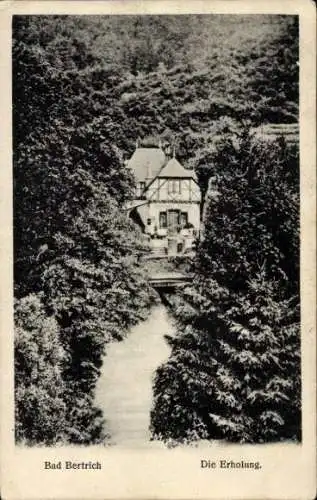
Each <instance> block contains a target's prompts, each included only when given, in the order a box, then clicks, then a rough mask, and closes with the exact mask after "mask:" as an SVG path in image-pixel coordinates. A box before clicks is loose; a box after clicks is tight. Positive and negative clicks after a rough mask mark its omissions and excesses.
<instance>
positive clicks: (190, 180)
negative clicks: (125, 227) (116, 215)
mask: <svg viewBox="0 0 317 500" xmlns="http://www.w3.org/2000/svg"><path fill="white" fill-rule="evenodd" d="M127 166H128V168H130V169H131V170H132V172H133V174H134V176H135V179H136V192H135V198H134V200H133V201H132V202H131V212H130V215H131V217H132V218H133V219H134V220H135V221H136V222H137V223H138V224H139V225H140V226H141V227H142V230H143V232H144V234H145V235H146V237H147V239H148V240H149V242H150V244H151V247H152V250H153V251H154V252H156V253H158V254H162V255H164V254H165V255H170V254H182V253H186V251H190V249H191V248H192V245H193V242H194V240H195V239H196V238H197V237H198V236H199V231H200V206H201V193H200V189H199V186H198V183H197V178H196V175H195V173H194V171H193V170H189V169H186V168H184V167H183V166H182V165H181V164H180V162H179V161H178V160H177V159H176V158H175V155H173V156H172V157H170V156H169V155H167V154H166V153H165V152H164V151H163V149H162V148H161V147H157V148H154V147H137V148H136V150H135V152H134V154H133V155H132V157H131V159H130V160H129V161H128V162H127Z"/></svg>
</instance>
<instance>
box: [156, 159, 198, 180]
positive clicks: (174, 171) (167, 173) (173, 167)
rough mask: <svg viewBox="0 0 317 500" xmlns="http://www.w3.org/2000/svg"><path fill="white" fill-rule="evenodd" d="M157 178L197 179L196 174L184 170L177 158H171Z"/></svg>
mask: <svg viewBox="0 0 317 500" xmlns="http://www.w3.org/2000/svg"><path fill="white" fill-rule="evenodd" d="M157 177H177V178H182V179H184V178H186V179H196V175H195V172H194V171H193V170H189V169H188V168H184V167H183V165H181V164H180V163H179V161H178V160H176V158H171V159H170V160H169V161H168V162H167V163H166V165H165V167H163V168H162V169H161V170H160V172H159V174H158V176H157Z"/></svg>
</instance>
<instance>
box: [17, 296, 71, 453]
mask: <svg viewBox="0 0 317 500" xmlns="http://www.w3.org/2000/svg"><path fill="white" fill-rule="evenodd" d="M15 326H16V335H15V353H14V354H15V380H16V394H15V419H16V437H17V439H18V440H19V441H24V442H28V443H30V444H32V443H41V444H56V443H58V442H59V441H62V440H63V438H64V432H65V426H66V405H65V401H64V397H63V396H64V383H63V378H62V372H63V368H64V365H65V363H66V361H67V355H66V352H65V350H64V349H63V347H62V345H61V342H60V331H59V327H58V324H57V322H56V320H55V319H54V318H53V317H49V316H47V315H46V313H45V308H44V306H43V304H42V302H41V299H40V297H39V296H36V295H29V296H27V297H24V298H23V299H20V300H17V301H16V304H15Z"/></svg>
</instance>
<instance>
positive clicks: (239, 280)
mask: <svg viewBox="0 0 317 500" xmlns="http://www.w3.org/2000/svg"><path fill="white" fill-rule="evenodd" d="M12 50H13V166H14V172H13V174H14V248H15V250H14V252H15V255H14V261H15V269H14V280H15V297H16V302H15V325H16V329H15V381H16V405H15V408H16V438H17V440H18V441H19V442H24V443H27V444H57V443H66V442H70V443H83V444H85V443H86V444H87V443H96V442H101V441H104V440H105V439H106V427H105V426H104V423H103V421H102V415H101V412H100V410H98V408H95V407H94V405H93V390H94V387H95V384H96V380H97V378H98V375H99V373H100V367H101V359H102V356H103V354H104V352H105V350H106V344H107V343H108V342H111V341H113V340H115V339H120V338H123V337H124V335H125V334H126V332H127V331H128V329H129V327H130V326H131V325H133V324H136V323H137V322H138V321H140V320H142V319H143V318H145V317H146V314H147V312H148V310H149V306H150V305H151V304H152V303H153V301H155V300H156V296H155V293H154V292H153V290H152V289H151V287H150V286H149V284H148V282H147V279H146V273H145V272H144V270H143V268H142V259H140V257H141V256H142V255H143V254H144V253H146V252H147V251H148V249H147V248H146V246H145V245H144V244H143V243H142V242H141V238H140V233H139V232H138V229H137V227H136V226H135V225H134V224H133V223H132V221H130V220H129V219H128V217H127V215H126V212H125V208H124V207H125V202H126V201H127V200H128V199H129V197H130V196H131V193H132V190H133V188H134V180H133V178H132V175H131V173H130V172H129V171H128V170H127V169H126V168H125V166H124V160H125V159H126V158H127V157H129V156H130V155H131V153H132V152H133V150H134V147H135V141H136V139H138V138H141V139H143V141H145V142H146V141H147V142H148V143H151V141H152V142H153V140H154V141H156V140H157V138H158V137H160V138H161V139H162V141H163V142H164V141H165V142H166V143H173V144H176V146H177V155H178V157H179V158H180V159H181V160H182V162H183V163H184V165H185V166H186V165H187V166H193V167H194V168H195V169H196V171H197V175H198V179H199V182H200V184H201V188H202V191H203V193H204V194H206V196H207V200H206V203H205V207H204V221H203V223H204V227H205V231H204V236H203V237H202V239H201V241H200V243H199V246H198V251H197V255H196V257H195V259H194V261H193V262H192V264H191V265H192V271H193V272H194V275H195V279H194V282H193V285H192V286H191V287H188V288H186V289H185V290H184V292H183V294H182V295H181V296H178V297H176V298H175V300H177V303H178V307H177V308H176V309H175V310H176V315H177V318H178V323H179V336H178V337H177V338H176V339H174V340H171V339H170V342H171V343H172V344H173V350H172V355H171V359H170V360H169V361H168V363H167V364H166V365H164V366H162V367H161V368H160V370H159V371H158V373H157V376H156V381H155V405H154V408H153V415H152V427H153V429H152V430H153V436H155V437H159V438H160V439H164V440H168V439H176V440H177V439H181V440H183V439H185V440H186V439H189V440H191V439H195V437H196V438H197V439H199V438H202V437H204V438H207V439H213V438H216V439H221V438H224V437H227V439H231V440H238V441H257V440H260V441H261V440H262V441H265V440H272V439H284V438H285V439H287V438H298V437H299V428H300V424H299V421H300V395H299V392H300V385H299V326H298V325H299V292H298V281H299V270H298V251H299V249H298V217H299V193H298V190H299V180H298V151H297V149H298V148H297V146H296V144H295V145H293V146H292V147H290V146H288V145H287V144H285V142H283V140H279V141H276V143H274V144H269V145H266V144H264V143H261V142H259V141H258V140H256V139H255V138H254V137H253V136H252V133H251V132H250V131H251V128H252V127H257V126H259V125H262V124H269V123H273V124H277V123H282V124H291V123H296V122H297V121H298V57H299V55H298V22H297V19H296V18H295V17H292V16H269V15H262V16H256V15H249V16H247V15H246V16H239V22H237V16H231V15H212V16H207V15H195V16H181V15H180V16H123V17H119V16H109V17H107V16H105V17H103V16H99V17H92V16H15V17H14V19H13V49H12ZM212 191H214V192H216V193H217V196H214V197H210V199H209V198H208V193H210V192H212ZM123 369H124V368H123ZM175 373H177V377H176V376H175Z"/></svg>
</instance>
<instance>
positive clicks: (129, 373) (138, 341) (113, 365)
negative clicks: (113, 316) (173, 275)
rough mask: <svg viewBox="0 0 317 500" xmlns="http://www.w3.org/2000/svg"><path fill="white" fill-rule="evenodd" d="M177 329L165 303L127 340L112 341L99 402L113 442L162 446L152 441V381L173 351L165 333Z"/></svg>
mask: <svg viewBox="0 0 317 500" xmlns="http://www.w3.org/2000/svg"><path fill="white" fill-rule="evenodd" d="M174 331H175V328H174V326H173V324H172V321H171V319H170V317H169V315H168V312H167V310H166V308H165V306H164V305H163V304H159V305H156V306H154V307H153V308H152V310H151V313H150V316H149V317H148V319H147V320H145V321H144V322H141V323H139V324H137V325H135V326H134V327H132V328H131V330H130V332H129V334H128V336H127V337H126V338H125V339H124V340H122V341H121V342H113V343H111V344H108V346H107V353H106V355H105V358H104V363H103V366H102V369H101V375H100V377H99V380H98V383H97V387H96V391H95V404H96V405H97V406H98V407H99V408H100V409H101V410H102V411H103V415H104V418H105V420H106V430H107V432H108V433H109V434H110V436H111V439H110V443H109V444H110V445H117V446H122V447H125V448H126V447H148V446H151V447H153V446H162V445H161V443H159V442H153V441H150V432H149V426H150V411H151V409H152V403H153V395H152V384H153V377H154V375H155V371H156V369H157V368H158V367H159V366H160V365H161V364H162V363H163V362H164V361H166V360H167V358H168V356H169V354H170V347H169V346H168V344H167V342H166V340H165V339H164V335H165V334H169V335H173V333H174Z"/></svg>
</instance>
